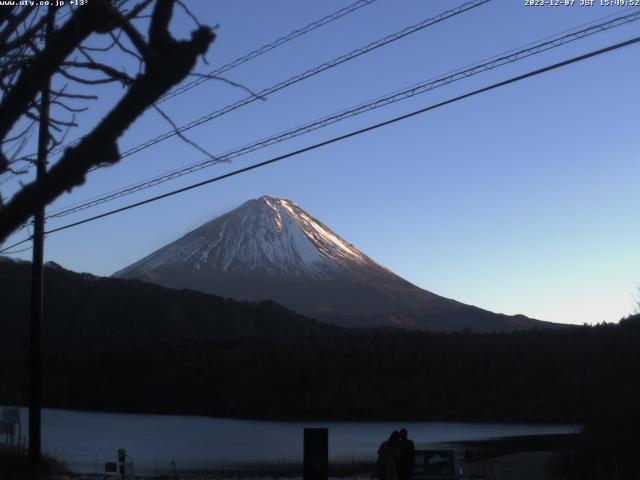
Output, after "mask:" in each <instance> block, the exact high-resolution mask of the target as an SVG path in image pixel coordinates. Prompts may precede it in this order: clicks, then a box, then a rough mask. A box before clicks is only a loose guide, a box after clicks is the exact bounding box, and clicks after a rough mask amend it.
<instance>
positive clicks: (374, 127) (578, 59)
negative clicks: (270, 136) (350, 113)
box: [0, 36, 640, 253]
mask: <svg viewBox="0 0 640 480" xmlns="http://www.w3.org/2000/svg"><path fill="white" fill-rule="evenodd" d="M639 42H640V36H638V37H634V38H632V39H629V40H626V41H623V42H619V43H615V44H613V45H609V46H608V47H604V48H601V49H598V50H594V51H591V52H589V53H585V54H583V55H579V56H577V57H572V58H570V59H568V60H564V61H562V62H558V63H554V64H552V65H548V66H546V67H542V68H538V69H536V70H532V71H529V72H527V73H524V74H521V75H517V76H515V77H511V78H509V79H507V80H503V81H501V82H497V83H493V84H491V85H489V86H487V87H483V88H480V89H477V90H473V91H471V92H468V93H465V94H463V95H459V96H457V97H453V98H450V99H448V100H445V101H442V102H439V103H436V104H433V105H430V106H428V107H424V108H421V109H419V110H415V111H413V112H410V113H406V114H404V115H400V116H397V117H394V118H391V119H389V120H385V121H383V122H380V123H376V124H374V125H370V126H368V127H365V128H361V129H359V130H354V131H352V132H349V133H346V134H344V135H340V136H337V137H333V138H331V139H329V140H325V141H322V142H319V143H316V144H313V145H310V146H307V147H304V148H301V149H298V150H295V151H292V152H289V153H286V154H284V155H280V156H277V157H274V158H271V159H269V160H265V161H263V162H260V163H256V164H254V165H250V166H248V167H244V168H240V169H238V170H234V171H232V172H229V173H225V174H224V175H219V176H217V177H213V178H209V179H207V180H204V181H201V182H198V183H194V184H191V185H188V186H186V187H182V188H179V189H176V190H172V191H170V192H167V193H163V194H161V195H156V196H155V197H151V198H148V199H146V200H142V201H139V202H135V203H132V204H129V205H126V206H124V207H121V208H116V209H114V210H110V211H108V212H105V213H101V214H99V215H94V216H93V217H89V218H85V219H83V220H79V221H77V222H73V223H69V224H67V225H63V226H61V227H57V228H54V229H51V230H48V231H47V232H45V233H46V234H51V233H56V232H60V231H62V230H67V229H69V228H72V227H76V226H78V225H82V224H85V223H89V222H92V221H94V220H98V219H100V218H104V217H108V216H111V215H114V214H116V213H120V212H124V211H126V210H130V209H132V208H136V207H139V206H142V205H146V204H148V203H153V202H156V201H158V200H161V199H163V198H167V197H171V196H173V195H177V194H179V193H183V192H186V191H189V190H193V189H195V188H198V187H202V186H204V185H208V184H210V183H215V182H218V181H220V180H224V179H226V178H230V177H233V176H236V175H239V174H241V173H246V172H248V171H251V170H255V169H257V168H260V167H264V166H267V165H271V164H273V163H276V162H279V161H281V160H285V159H287V158H291V157H295V156H297V155H300V154H302V153H306V152H309V151H312V150H316V149H318V148H321V147H324V146H327V145H330V144H333V143H337V142H340V141H342V140H346V139H348V138H351V137H355V136H357V135H361V134H363V133H367V132H370V131H373V130H377V129H379V128H382V127H386V126H388V125H391V124H394V123H397V122H400V121H402V120H406V119H408V118H412V117H415V116H418V115H421V114H423V113H426V112H429V111H431V110H435V109H437V108H441V107H444V106H446V105H449V104H452V103H455V102H458V101H460V100H464V99H466V98H469V97H473V96H475V95H479V94H481V93H485V92H488V91H491V90H495V89H497V88H500V87H504V86H506V85H509V84H512V83H516V82H519V81H522V80H525V79H527V78H530V77H534V76H537V75H540V74H542V73H546V72H549V71H552V70H557V69H559V68H562V67H565V66H567V65H571V64H573V63H577V62H581V61H583V60H587V59H589V58H592V57H596V56H599V55H603V54H605V53H609V52H612V51H614V50H618V49H620V48H623V47H627V46H629V45H633V44H636V43H639ZM29 240H31V238H27V239H25V240H22V241H21V242H17V243H14V244H12V245H10V246H9V247H6V248H4V249H2V250H0V253H3V252H4V251H6V250H10V249H11V248H14V247H17V246H18V245H21V244H23V243H25V242H27V241H29Z"/></svg>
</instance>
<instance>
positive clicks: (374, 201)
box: [9, 0, 640, 323]
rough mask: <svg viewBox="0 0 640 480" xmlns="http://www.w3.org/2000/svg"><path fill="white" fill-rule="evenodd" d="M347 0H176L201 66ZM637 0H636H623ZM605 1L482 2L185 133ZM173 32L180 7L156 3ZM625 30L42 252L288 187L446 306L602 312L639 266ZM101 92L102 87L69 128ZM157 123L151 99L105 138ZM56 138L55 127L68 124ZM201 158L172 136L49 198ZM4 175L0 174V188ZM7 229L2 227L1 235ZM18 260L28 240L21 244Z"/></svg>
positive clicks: (636, 144) (422, 68) (335, 92)
mask: <svg viewBox="0 0 640 480" xmlns="http://www.w3.org/2000/svg"><path fill="white" fill-rule="evenodd" d="M349 3H350V2H348V1H333V0H330V1H329V0H325V1H322V2H319V1H317V2H301V1H297V2H296V1H285V0H280V1H277V2H276V1H264V0H255V1H244V2H238V1H233V0H220V1H217V2H193V1H192V2H190V5H191V6H192V9H193V11H194V13H195V14H196V16H197V17H198V19H199V21H200V22H202V23H206V24H210V25H214V24H218V25H219V28H218V30H217V33H218V38H217V40H216V42H215V43H214V44H213V46H212V47H211V49H210V51H209V54H208V55H207V59H208V62H209V64H210V65H209V66H207V65H204V64H201V65H200V66H198V71H200V72H206V71H208V70H211V69H213V68H214V67H216V66H219V65H222V64H224V63H226V62H228V61H231V60H233V59H234V58H236V57H237V56H240V55H242V54H244V53H246V52H248V51H251V50H253V49H255V48H257V47H259V46H261V45H263V44H265V43H268V42H270V41H272V40H274V39H276V38H278V37H280V36H282V35H283V34H286V33H288V32H290V31H292V30H294V29H296V28H300V27H302V26H304V25H306V24H307V23H309V22H311V21H314V20H316V19H318V18H320V17H322V16H324V15H326V14H328V13H330V12H332V11H335V10H338V9H339V8H341V7H344V6H346V5H348V4H349ZM460 3H462V2H457V1H445V0H430V1H424V0H404V1H394V0H378V1H376V2H374V3H373V4H372V5H370V6H367V7H364V8H362V9H361V10H359V11H358V12H357V13H354V14H352V15H349V16H347V17H344V18H342V19H340V20H338V21H336V22H334V23H332V24H330V25H328V26H326V27H323V28H321V29H318V30H316V31H315V32H313V33H310V34H308V35H306V36H304V37H302V38H300V39H297V40H295V41H293V42H291V43H289V44H287V45H285V46H283V47H281V48H278V49H277V50H275V51H273V52H271V53H269V54H267V55H264V56H262V57H260V58H258V59H256V60H254V61H251V62H249V63H247V64H245V65H243V66H241V67H239V68H237V69H234V70H232V71H230V72H228V73H227V74H226V75H225V76H226V77H227V78H229V79H231V80H233V81H236V82H241V83H242V84H244V85H246V86H248V87H250V88H252V89H253V90H261V89H263V88H265V87H268V86H270V85H272V84H274V83H276V82H279V81H281V80H284V79H287V78H289V77H290V76H292V75H295V74H297V73H299V72H302V71H304V70H306V69H308V68H311V67H314V66H315V65H318V64H320V63H323V62H325V61H328V60H331V59H333V58H335V57H337V56H339V55H342V54H344V53H346V52H349V51H351V50H353V49H355V48H358V47H360V46H362V45H364V44H366V43H369V42H371V41H374V40H377V39H379V38H381V37H383V36H386V35H388V34H390V33H393V32H396V31H398V30H400V29H402V28H403V27H405V26H408V25H410V24H413V23H417V22H418V21H420V20H422V19H424V18H427V17H429V16H433V15H435V14H438V13H440V12H441V11H443V10H446V9H448V8H453V7H455V6H457V5H459V4H460ZM578 3H579V2H578ZM639 8H640V7H639ZM622 11H623V9H622V8H618V7H600V6H594V7H580V6H578V5H574V6H573V7H551V6H546V7H526V6H524V0H523V1H520V0H493V1H492V2H490V3H488V4H486V5H484V6H481V7H479V8H476V9H474V10H472V11H469V12H467V13H465V14H463V15H460V16H458V17H456V18H453V19H450V20H448V21H445V22H442V23H441V24H438V25H435V26H433V27H430V28H427V29H425V30H423V31H421V32H419V33H416V34H414V35H412V36H410V37H408V38H405V39H402V40H400V41H398V42H396V43H394V44H392V45H389V46H386V47H383V48H382V49H378V50H377V51H375V52H372V53H370V54H367V55H364V56H362V57H360V58H358V59H355V60H353V61H351V62H349V63H347V64H344V65H341V66H339V67H337V68H334V69H331V70H329V71H327V72H324V73H322V74H320V75H318V76H316V77H314V78H312V79H309V80H307V81H304V82H301V83H299V84H297V85H295V86H293V87H290V88H288V89H286V90H284V91H282V92H279V93H276V94H274V95H273V96H271V97H269V98H268V100H267V101H265V102H254V103H253V104H251V105H249V106H247V107H245V108H243V109H240V110H238V111H235V112H232V113H230V114H228V115H225V116H224V117H221V118H219V119H216V120H214V121H212V122H210V123H207V124H205V125H203V126H200V127H197V128H195V129H193V130H191V131H189V133H188V136H189V138H191V139H192V140H194V141H196V142H198V143H199V144H200V145H202V146H204V147H205V148H207V149H208V150H209V151H211V152H212V153H214V154H218V153H224V152H225V151H227V150H230V149H232V148H234V147H238V146H241V145H243V144H246V143H249V142H251V141H254V140H258V139H260V138H263V137H266V136H270V135H272V134H274V133H277V132H279V131H281V130H284V129H288V128H290V127H293V126H297V125H299V124H301V123H305V122H307V121H310V120H314V119H316V118H318V117H321V116H323V115H326V114H331V113H334V112H337V111H340V110H342V109H345V108H347V107H350V106H353V105H356V104H358V103H361V102H363V101H366V100H369V99H373V98H375V97H377V96H380V95H383V94H386V93H390V92H393V91H395V90H398V89H401V88H403V87H406V86H409V85H411V84H414V83H416V82H419V81H422V80H425V79H428V78H431V77H434V76H437V75H441V74H444V73H446V72H448V71H450V70H453V69H456V68H459V67H462V66H465V65H467V64H470V63H473V62H476V61H478V60H482V59H484V58H487V57H491V56H493V55H496V54H499V53H502V52H504V51H507V50H511V49H513V48H515V47H518V46H521V45H524V44H527V43H529V42H533V41H536V40H539V39H541V38H543V37H546V36H548V35H552V34H556V33H558V32H561V31H564V30H567V29H571V28H573V27H576V26H578V25H580V24H583V23H585V22H590V21H592V20H595V19H597V18H599V17H603V16H605V15H611V14H614V13H619V12H622ZM173 28H174V31H175V33H176V34H177V35H187V34H188V32H189V31H190V30H192V29H193V28H194V25H193V23H192V21H191V20H190V19H189V18H188V17H186V16H185V15H184V14H182V13H181V12H180V11H178V10H177V11H176V15H175V18H174V24H173ZM639 31H640V22H637V23H633V24H630V25H627V26H625V27H622V28H617V29H615V30H614V31H609V32H606V33H602V34H598V35H595V36H592V37H590V38H587V39H584V40H581V41H579V42H576V43H574V44H571V45H568V46H565V47H562V48H559V49H556V50H554V51H552V52H547V53H545V54H542V55H538V56H535V57H532V58H530V59H527V60H525V61H522V62H518V63H515V64H513V65H511V66H507V67H503V68H500V69H497V70H494V71H492V72H487V73H484V74H480V75H477V76H475V77H473V78H469V79H466V80H464V81H460V82H457V83H455V84H452V85H449V86H447V87H443V88H439V89H437V90H434V91H432V92H430V93H427V94H425V95H421V96H418V97H415V98H413V99H411V100H408V101H405V102H400V103H398V104H396V105H393V106H390V107H385V108H383V109H380V110H378V111H375V112H371V113H369V114H366V115H363V116H360V117H358V118H354V119H350V120H347V121H345V122H342V123H339V124H337V125H334V126H331V127H329V128H326V129H322V130H320V131H318V132H314V133H312V134H309V135H305V136H303V137H299V138H298V139H295V140H293V141H290V142H286V143H283V144H280V145H277V146H274V147H270V148H268V149H264V150H261V151H259V152H256V153H253V154H250V155H247V156H244V157H241V158H238V159H236V160H234V161H233V163H232V164H228V165H219V166H214V167H211V168H208V169H206V170H203V171H200V172H199V173H196V174H192V175H189V176H186V177H183V178H181V179H178V180H176V181H174V182H170V183H167V184H165V185H163V186H160V187H156V188H154V189H151V190H147V191H145V192H143V193H140V194H138V195H134V196H130V197H127V198H126V199H122V200H120V201H116V202H112V203H109V204H108V205H105V206H104V207H102V208H96V209H93V210H90V211H86V212H84V213H83V214H78V215H75V216H70V217H65V218H64V219H60V220H58V221H53V222H51V224H50V225H49V227H50V228H55V227H56V226H59V225H62V224H64V223H67V222H69V221H72V220H74V221H75V220H79V219H81V218H84V217H85V216H86V215H87V214H88V213H100V212H101V211H104V210H107V209H110V208H113V207H117V206H121V205H125V204H126V203H129V202H130V201H133V200H138V199H143V198H146V197H148V196H150V195H151V194H156V193H161V192H164V191H167V190H170V189H173V188H178V187H180V186H183V185H187V184H189V183H193V182H196V181H199V180H203V179H205V178H209V177H212V176H215V175H219V174H221V173H224V172H226V171H230V170H232V169H235V168H238V167H242V166H246V165H249V164H251V163H254V162H258V161H261V160H264V159H267V158H270V157H272V156H275V155H278V154H281V153H285V152H288V151H290V150H294V149H296V148H300V147H302V146H305V145H308V144H311V143H314V142H317V141H321V140H324V139H327V138H330V137H331V136H334V135H338V134H341V133H345V132H347V131H349V130H352V129H356V128H362V127H364V126H366V125H369V124H371V123H375V122H377V121H381V120H384V119H386V118H389V117H391V116H394V115H398V114H401V113H406V112H409V111H412V110H415V109H418V108H421V107H424V106H427V105H429V104H432V103H435V102H437V101H441V100H443V99H447V98H450V97H453V96H456V95H459V94H461V93H464V92H466V91H469V90H472V89H475V88H479V87H481V86H484V85H487V84H489V83H491V82H495V81H498V80H501V79H505V78H507V77H509V76H512V75H515V74H519V73H523V72H526V71H528V70H531V69H533V68H537V67H540V66H543V65H547V64H550V63H553V62H555V61H559V60H562V59H565V58H569V57H571V56H575V55H578V54H581V53H585V52H587V51H590V50H593V49H596V48H600V47H602V46H606V45H609V44H611V43H614V42H616V41H620V40H624V39H627V38H630V37H633V36H635V35H638V32H639ZM639 57H640V47H639V46H635V47H633V46H632V47H628V48H626V49H623V50H618V51H616V52H613V53H611V54H608V55H605V56H602V57H598V58H595V59H591V60H588V61H586V62H583V63H580V64H577V65H572V66H569V67H567V68H564V69H562V70H559V71H555V72H551V73H547V74H544V75H542V76H539V77H535V78H532V79H528V80H525V81H523V82H519V83H517V84H514V85H510V86H507V87H505V88H500V89H498V90H495V91H492V92H489V93H486V94H483V95H481V96H477V97H474V98H470V99H467V100H464V101H461V102H458V103H455V104H452V105H449V106H447V107H445V108H442V109H438V110H435V111H432V112H429V113H427V114H425V115H423V116H420V117H416V118H413V119H410V120H407V121H404V122H402V123H399V124H396V125H393V126H390V127H387V128H385V129H382V130H378V131H375V132H371V133H368V134H365V135H362V136H359V137H357V138H354V139H350V140H347V141H345V142H341V143H339V144H334V145H331V146H329V147H326V148H323V149H320V150H316V151H314V152H311V153H309V154H305V155H302V156H300V157H296V158H293V159H289V160H285V161H284V162H281V163H280V164H277V165H274V166H270V167H267V168H263V169H258V170H255V171H253V172H251V173H248V174H245V175H241V176H238V177H234V178H232V179H229V180H226V181H223V182H219V183H216V184H213V185H210V186H207V187H203V188H201V189H198V190H194V191H191V192H188V193H185V194H182V195H180V196H177V197H173V198H170V199H167V200H163V201H160V202H157V203H155V204H152V205H147V206H144V207H141V208H138V209H134V210H130V211H128V212H126V213H123V214H119V215H116V216H112V217H109V218H106V219H103V220H101V221H97V222H93V223H90V224H87V225H83V226H80V227H77V228H73V229H69V230H66V231H64V232H60V233H56V234H54V235H51V236H49V237H48V238H47V241H46V258H47V259H48V260H54V261H56V262H58V263H60V264H62V265H63V266H65V267H67V268H70V269H73V270H78V271H86V272H92V273H95V274H99V275H108V274H111V273H113V272H114V271H116V270H118V269H120V268H122V267H124V266H126V265H128V264H130V263H132V262H133V261H135V260H137V259H139V258H141V257H142V256H144V255H146V254H148V253H150V252H151V251H153V250H155V249H157V248H159V247H160V246H162V245H164V244H166V243H168V242H170V241H172V240H174V239H176V238H177V237H179V236H181V235H183V234H184V233H186V232H187V231H189V230H191V229H193V228H195V227H197V226H199V225H200V224H202V223H204V222H205V221H208V220H210V219H212V218H214V217H216V216H217V215H219V214H221V213H224V212H226V211H228V210H230V209H232V208H234V207H236V206H238V205H240V204H241V203H242V202H244V201H246V200H247V199H249V198H255V197H258V196H260V195H263V194H268V195H272V196H278V197H284V198H288V199H291V200H293V201H295V202H296V203H298V204H299V205H300V206H301V207H302V208H304V209H305V210H307V211H308V212H309V213H310V214H312V215H314V216H315V217H316V218H318V219H320V220H321V221H322V222H324V223H325V224H326V225H327V226H329V227H330V228H332V229H333V230H334V231H335V232H336V233H338V234H340V235H341V236H342V237H344V238H345V239H346V240H348V241H349V242H351V243H353V244H354V245H355V246H356V247H358V248H359V249H361V250H362V251H363V252H364V253H366V254H367V255H369V256H370V257H372V258H373V259H375V260H376V261H378V262H379V263H381V264H382V265H384V266H386V267H388V268H389V269H391V270H392V271H394V272H396V273H397V274H399V275H401V276H402V277H404V278H406V279H408V280H409V281H411V282H413V283H415V284H416V285H418V286H420V287H422V288H425V289H427V290H430V291H433V292H435V293H438V294H440V295H443V296H446V297H450V298H455V299H457V300H460V301H462V302H465V303H470V304H474V305H478V306H480V307H482V308H486V309H489V310H493V311H496V312H504V313H509V314H515V313H523V314H525V315H528V316H531V317H535V318H539V319H543V320H550V321H556V322H565V323H583V322H589V323H592V322H599V321H617V320H618V319H619V318H620V317H622V316H624V315H626V314H628V313H630V312H631V311H632V310H633V307H634V299H633V294H634V293H635V291H636V286H637V284H638V282H639V281H640V261H639V256H638V254H637V249H638V240H639V234H640V227H639V225H638V221H637V211H638V204H639V200H640V198H639V197H640V195H639V194H638V191H639V189H638V188H637V185H638V180H639V178H640V135H638V128H639V122H638V117H637V110H638V106H639V101H638V100H639V98H640V90H639V89H638V81H637V78H638V58H639ZM120 93H121V91H120V90H119V88H118V87H109V88H107V89H105V91H104V93H103V95H102V97H101V99H100V101H99V102H98V103H97V104H96V105H95V107H94V108H93V109H92V111H91V112H89V113H87V114H86V115H85V116H84V117H83V118H82V126H81V127H80V130H79V131H78V132H76V133H75V135H78V134H79V133H80V131H82V130H83V129H86V128H88V127H90V126H91V125H92V124H93V123H94V122H95V121H96V119H98V118H100V115H102V114H103V112H104V111H105V109H106V108H108V107H109V105H110V102H113V101H114V100H115V99H116V98H117V96H118V95H119V94H120ZM243 96H245V93H244V92H242V91H240V90H239V89H237V88H234V87H231V86H229V85H227V84H225V83H222V82H218V81H209V82H206V83H205V84H203V85H201V86H199V87H197V88H194V89H192V90H190V91H189V92H188V93H186V94H184V95H180V96H178V97H176V98H174V99H172V100H169V101H168V102H166V103H164V104H162V108H163V109H164V110H165V111H166V112H167V113H168V114H170V115H171V117H172V118H173V119H174V121H175V122H176V123H178V124H183V123H187V122H188V121H190V120H192V119H194V118H197V117H199V116H201V115H203V114H205V113H208V112H210V111H213V110H216V109H217V108H220V107H222V106H225V105H227V104H229V103H232V102H233V101H235V100H237V99H240V98H242V97H243ZM168 129H169V126H168V125H167V124H166V122H165V121H164V120H162V118H160V117H159V116H158V114H157V113H155V112H149V113H147V114H145V115H144V117H143V118H141V119H140V120H139V121H138V122H137V123H136V124H135V125H134V126H133V127H132V128H131V129H130V130H129V131H128V132H127V133H126V134H125V136H124V137H123V138H122V141H121V143H120V145H121V150H126V149H127V148H129V147H131V146H133V145H136V144H138V143H141V142H143V141H145V140H147V139H148V138H151V137H154V136H155V135H157V134H160V133H163V132H165V131H167V130H168ZM75 135H74V136H73V138H75ZM201 159H202V154H201V153H199V152H198V151H196V150H194V149H193V148H192V147H190V146H189V145H186V144H184V143H183V142H181V141H180V140H179V139H176V138H173V139H171V140H168V141H165V142H162V143H160V144H159V145H156V146H154V147H151V148H149V149H147V150H145V151H143V152H141V153H139V154H137V155H134V156H132V157H129V158H126V159H125V160H123V161H122V162H121V163H120V164H118V165H116V166H114V167H111V168H108V169H102V170H100V171H97V172H94V173H92V174H91V176H90V178H89V180H88V181H87V183H86V184H85V185H84V186H82V187H81V188H78V189H77V190H75V191H73V192H71V193H70V194H68V195H65V196H64V197H62V198H60V199H59V200H58V201H56V202H55V204H54V205H53V206H52V208H56V207H61V206H66V205H68V204H70V203H74V202H77V201H81V200H84V199H86V198H89V197H93V196H95V195H99V194H101V193H104V192H107V191H110V190H114V189H117V188H119V187H121V186H124V185H127V184H130V183H132V182H135V181H137V180H140V179H145V178H147V177H151V176H154V175H156V174H160V173H163V172H166V171H168V170H172V169H174V168H177V167H180V166H183V165H187V164H190V163H193V162H196V161H198V160H201ZM9 188H12V187H11V185H9ZM20 238H21V237H20V236H19V235H17V236H15V237H14V238H13V239H12V240H19V239H20ZM22 256H23V258H29V252H26V253H25V254H24V255H22Z"/></svg>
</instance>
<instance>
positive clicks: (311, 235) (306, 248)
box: [114, 196, 537, 330]
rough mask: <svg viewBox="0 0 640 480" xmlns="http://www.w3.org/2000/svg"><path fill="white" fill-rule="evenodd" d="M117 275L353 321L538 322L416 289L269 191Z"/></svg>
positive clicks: (485, 326)
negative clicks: (268, 301)
mask: <svg viewBox="0 0 640 480" xmlns="http://www.w3.org/2000/svg"><path fill="white" fill-rule="evenodd" d="M114 275H115V276H116V277H123V278H139V279H141V280H147V281H152V282H154V283H159V284H161V285H164V286H167V287H173V288H192V289H195V290H201V291H204V292H207V293H214V294H218V295H222V296H225V297H232V298H235V299H238V300H262V299H272V300H275V301H277V302H279V303H281V304H283V305H285V306H287V307H289V308H292V309H294V310H296V311H298V312H300V313H304V314H306V315H309V316H312V317H314V318H317V319H318V320H325V321H330V322H333V323H338V324H341V325H349V326H354V325H357V326H373V325H395V326H404V327H412V328H434V329H440V330H451V329H457V328H463V327H469V328H475V329H478V330H493V329H495V330H504V329H506V330H511V329H513V328H523V327H527V326H529V325H531V324H533V323H537V321H535V320H531V319H528V318H526V317H522V316H517V317H508V316H506V315H500V314H495V313H492V312H488V311H486V310H481V309H479V308H476V307H473V306H469V305H465V304H462V303H459V302H456V301H454V300H450V299H447V298H444V297H441V296H439V295H436V294H434V293H431V292H428V291H426V290H423V289H421V288H418V287H416V286H415V285H413V284H411V283H409V282H407V281H406V280H404V279H402V278H400V277H398V276H397V275H395V274H394V273H392V272H391V271H389V270H387V269H386V268H384V267H382V266H381V265H379V264H378V263H376V262H375V261H373V260H372V259H370V258H369V257H367V256H366V255H365V254H364V253H362V252H361V251H360V250H358V249H357V248H355V247H354V246H353V245H351V244H350V243H349V242H347V241H346V240H344V239H343V238H341V237H340V236H339V235H338V234H336V233H334V232H333V231H332V230H331V229H330V228H329V227H327V226H326V225H324V224H323V223H322V222H320V221H319V220H317V219H315V218H314V217H312V216H311V215H309V214H308V213H307V212H305V211H304V210H303V209H302V208H300V207H299V206H298V205H296V204H295V203H294V202H292V201H291V200H286V199H282V198H273V197H269V196H262V197H260V198H258V199H253V200H249V201H247V202H245V203H244V204H242V205H241V206H240V207H238V208H236V209H235V210H232V211H231V212H228V213H226V214H224V215H222V216H220V217H218V218H216V219H215V220H212V221H210V222H208V223H205V224H204V225H202V226H201V227H199V228H196V229H195V230H193V231H191V232H189V233H188V234H186V235H184V236H183V237H182V238H179V239H178V240H176V241H174V242H172V243H170V244H168V245H166V246H165V247H162V248H161V249H159V250H157V251H156V252H154V253H152V254H150V255H148V256H147V257H145V258H143V259H141V260H139V261H138V262H136V263H134V264H132V265H130V266H128V267H126V268H124V269H123V270H120V271H119V272H116V273H115V274H114Z"/></svg>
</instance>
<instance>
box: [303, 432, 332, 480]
mask: <svg viewBox="0 0 640 480" xmlns="http://www.w3.org/2000/svg"><path fill="white" fill-rule="evenodd" d="M303 461H304V465H303V479H304V480H328V478H329V430H328V429H327V428H305V429H304V459H303Z"/></svg>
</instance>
